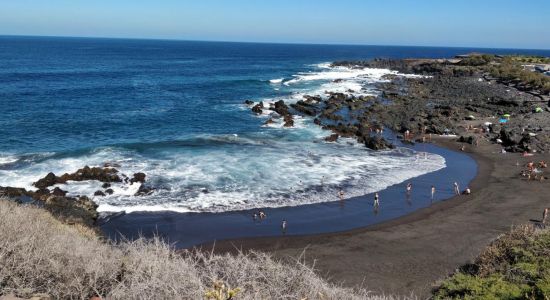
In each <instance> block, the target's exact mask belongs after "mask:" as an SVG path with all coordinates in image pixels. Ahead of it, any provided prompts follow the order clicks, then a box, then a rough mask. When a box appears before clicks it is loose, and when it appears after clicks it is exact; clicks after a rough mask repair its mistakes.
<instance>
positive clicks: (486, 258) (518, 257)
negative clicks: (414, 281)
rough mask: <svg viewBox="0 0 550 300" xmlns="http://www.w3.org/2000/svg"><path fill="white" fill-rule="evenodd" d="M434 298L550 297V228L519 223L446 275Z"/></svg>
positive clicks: (435, 291)
mask: <svg viewBox="0 0 550 300" xmlns="http://www.w3.org/2000/svg"><path fill="white" fill-rule="evenodd" d="M433 295H434V298H435V299H550V230H535V229H534V228H532V227H531V226H522V227H519V228H516V229H514V230H512V231H511V232H510V233H508V234H506V235H503V236H501V237H500V238H498V239H497V240H495V241H494V242H493V243H491V245H489V246H488V247H487V248H486V249H485V250H484V251H483V252H482V253H481V254H480V255H479V257H478V258H477V259H476V261H475V263H474V264H473V265H469V266H468V268H466V267H463V268H461V271H459V272H457V273H455V274H454V275H452V276H451V277H450V278H448V279H446V280H445V281H443V283H441V285H440V286H439V287H438V288H436V289H435V290H434V293H433Z"/></svg>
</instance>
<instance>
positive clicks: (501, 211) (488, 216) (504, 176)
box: [206, 139, 550, 298]
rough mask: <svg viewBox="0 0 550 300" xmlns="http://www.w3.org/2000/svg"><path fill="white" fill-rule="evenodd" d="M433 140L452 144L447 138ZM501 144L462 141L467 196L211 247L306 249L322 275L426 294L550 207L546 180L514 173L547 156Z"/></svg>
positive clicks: (279, 253) (291, 252) (283, 253)
mask: <svg viewBox="0 0 550 300" xmlns="http://www.w3.org/2000/svg"><path fill="white" fill-rule="evenodd" d="M436 143H437V144H438V145H440V146H443V147H448V148H451V149H457V148H458V147H459V144H457V143H456V142H454V141H451V140H442V139H440V140H438V141H436ZM500 149H501V147H500V146H498V145H494V144H490V143H489V142H487V141H482V142H480V145H479V146H478V147H474V146H471V145H466V149H465V151H466V152H467V153H469V154H470V155H471V156H472V157H473V158H474V159H475V160H476V161H477V162H478V166H479V168H478V175H477V177H476V178H475V179H474V181H473V182H472V183H471V186H470V187H471V189H472V191H473V194H472V195H469V196H458V197H455V198H453V199H452V200H451V201H444V202H439V203H436V204H434V205H432V206H430V207H428V208H424V209H421V210H419V211H416V212H414V213H412V214H409V215H407V216H404V217H401V218H398V219H394V220H392V221H388V222H385V223H381V224H377V225H372V226H368V227H365V228H361V229H356V230H351V231H347V232H343V233H333V234H320V235H312V236H298V237H296V236H294V237H293V236H288V237H278V238H250V239H242V240H231V241H223V242H217V243H216V245H215V250H216V251H217V252H228V251H229V252H231V251H235V249H236V248H240V249H243V250H248V249H255V250H261V251H267V252H271V253H273V254H274V255H275V256H276V257H297V256H299V255H300V254H301V253H302V252H303V251H304V249H306V252H305V255H306V260H308V261H310V262H311V261H315V264H316V267H317V268H318V269H319V271H320V272H321V274H324V275H325V276H326V277H327V278H328V279H329V280H332V281H334V282H338V283H342V284H344V285H346V286H355V285H364V286H367V287H368V288H369V289H371V290H373V291H376V292H380V293H386V294H398V295H410V294H411V293H414V294H415V295H417V296H420V297H424V298H425V297H427V296H428V295H429V292H430V289H431V288H432V287H433V285H434V284H436V283H437V281H438V280H440V279H442V278H444V277H445V276H446V275H447V274H449V273H451V272H453V271H454V270H455V269H456V268H457V267H458V266H460V265H462V264H465V263H468V262H470V261H472V259H474V258H475V257H476V256H477V254H478V253H479V252H480V251H481V250H482V249H483V248H484V247H485V246H486V245H487V244H488V243H489V242H490V241H492V240H493V239H495V238H496V237H497V236H498V235H499V234H501V233H504V232H505V231H507V230H509V229H510V227H511V226H514V225H517V224H522V223H527V222H530V221H535V220H539V219H540V217H541V213H542V210H543V208H544V207H545V206H550V205H549V200H548V198H547V197H548V196H547V195H548V192H549V191H550V189H549V188H548V182H547V181H545V182H542V183H541V182H535V181H527V180H525V179H521V178H520V177H519V176H518V174H519V172H520V170H521V166H522V165H524V164H525V163H527V162H528V161H529V160H535V161H538V160H541V159H543V160H548V159H549V158H550V155H548V154H537V155H535V156H534V157H527V158H524V157H522V156H521V155H520V154H517V153H506V154H501V153H500ZM518 163H519V164H520V166H517V164H518ZM206 247H207V246H206Z"/></svg>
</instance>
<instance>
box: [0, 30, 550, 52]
mask: <svg viewBox="0 0 550 300" xmlns="http://www.w3.org/2000/svg"><path fill="white" fill-rule="evenodd" d="M0 37H21V38H67V39H106V40H138V41H168V42H204V43H235V44H266V45H312V46H357V47H361V46H363V47H417V48H457V49H461V48H464V49H488V50H536V51H550V48H549V49H542V48H541V49H537V48H507V47H487V46H481V47H480V46H434V45H403V44H401V45H397V44H389V45H381V44H378V45H377V44H361V43H308V42H260V41H232V40H200V39H197V40H195V39H182V38H148V37H109V36H72V35H19V34H0Z"/></svg>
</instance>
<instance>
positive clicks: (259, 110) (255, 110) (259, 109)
mask: <svg viewBox="0 0 550 300" xmlns="http://www.w3.org/2000/svg"><path fill="white" fill-rule="evenodd" d="M263 108H264V103H263V102H260V103H258V104H256V105H254V106H253V107H252V112H253V113H255V114H257V115H261V114H262V109H263Z"/></svg>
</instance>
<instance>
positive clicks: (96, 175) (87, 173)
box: [33, 166, 122, 189]
mask: <svg viewBox="0 0 550 300" xmlns="http://www.w3.org/2000/svg"><path fill="white" fill-rule="evenodd" d="M117 173H118V170H117V169H114V168H107V167H104V168H100V167H93V168H90V167H88V166H85V167H84V168H82V169H79V170H77V171H76V172H75V173H71V174H68V173H65V174H63V175H61V176H56V175H55V174H54V173H51V172H50V173H48V175H46V176H45V177H44V178H42V179H39V180H38V181H36V182H35V183H33V185H34V186H35V187H37V188H38V189H45V188H47V187H50V186H53V185H55V184H63V183H66V182H67V181H85V180H97V181H101V182H105V183H110V182H122V178H121V177H120V176H119V175H118V174H117Z"/></svg>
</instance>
